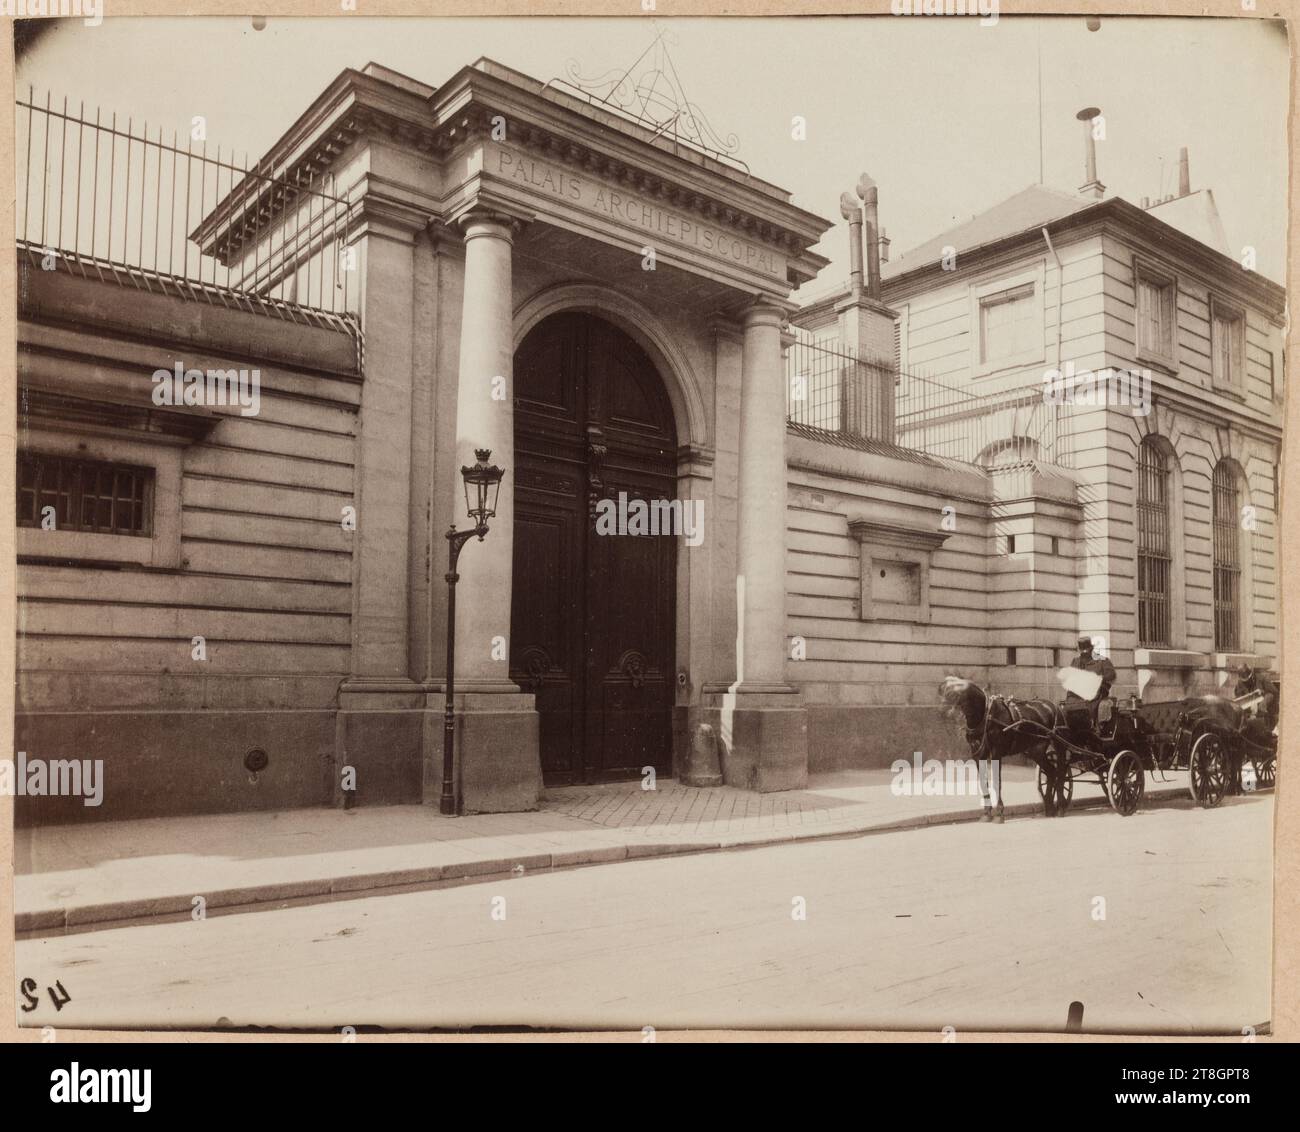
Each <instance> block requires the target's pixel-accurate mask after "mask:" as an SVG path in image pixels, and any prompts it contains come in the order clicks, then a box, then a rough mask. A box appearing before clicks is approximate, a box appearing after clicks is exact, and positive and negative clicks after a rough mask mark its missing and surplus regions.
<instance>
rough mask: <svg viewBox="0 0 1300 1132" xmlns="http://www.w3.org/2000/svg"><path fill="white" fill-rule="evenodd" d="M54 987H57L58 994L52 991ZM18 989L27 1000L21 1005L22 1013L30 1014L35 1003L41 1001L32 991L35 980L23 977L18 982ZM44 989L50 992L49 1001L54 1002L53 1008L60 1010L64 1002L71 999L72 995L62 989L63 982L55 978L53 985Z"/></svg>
mask: <svg viewBox="0 0 1300 1132" xmlns="http://www.w3.org/2000/svg"><path fill="white" fill-rule="evenodd" d="M54 987H58V988H59V993H58V994H55V993H54ZM18 989H19V990H20V991H22V994H23V998H25V999H26V1000H27V1002H26V1004H25V1005H24V1006H23V1007H22V1012H23V1013H24V1014H30V1013H31V1012H32V1011H33V1010H35V1009H36V1005H37V1003H39V1002H40V1001H41V1000H40V996H39V995H37V994H36V993H34V992H35V990H36V980H35V979H24V980H23V981H22V982H21V983H20V984H19V987H18ZM45 989H46V990H47V991H49V992H50V1001H51V1002H52V1003H54V1009H55V1010H62V1009H63V1004H64V1003H66V1002H71V1001H72V995H70V994H68V992H67V991H65V990H64V989H63V984H62V983H61V982H59V981H58V980H57V979H55V980H54V986H53V987H46V988H45ZM59 995H62V996H63V997H62V998H60V997H59Z"/></svg>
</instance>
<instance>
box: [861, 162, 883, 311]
mask: <svg viewBox="0 0 1300 1132" xmlns="http://www.w3.org/2000/svg"><path fill="white" fill-rule="evenodd" d="M857 192H858V198H859V199H860V200H861V201H862V207H863V213H864V218H865V222H864V226H863V233H862V236H863V239H864V240H865V241H866V244H867V294H868V295H869V296H870V297H871V298H873V299H879V298H880V210H879V191H878V190H877V188H876V182H875V181H873V180H872V179H871V178H870V177H868V176H867V174H865V173H863V174H862V176H861V177H859V178H858V184H857Z"/></svg>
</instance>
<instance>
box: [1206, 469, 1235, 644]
mask: <svg viewBox="0 0 1300 1132" xmlns="http://www.w3.org/2000/svg"><path fill="white" fill-rule="evenodd" d="M1238 484H1239V480H1238V477H1237V469H1236V465H1234V464H1233V462H1232V461H1231V460H1220V461H1219V462H1218V463H1217V464H1215V465H1214V476H1213V481H1212V490H1213V506H1212V508H1211V526H1212V528H1213V531H1214V647H1215V649H1216V650H1217V651H1219V652H1235V651H1236V650H1237V649H1239V648H1240V647H1241V535H1240V531H1239V529H1238V527H1237V519H1238V516H1239V514H1240V512H1241V490H1240V488H1239V486H1238Z"/></svg>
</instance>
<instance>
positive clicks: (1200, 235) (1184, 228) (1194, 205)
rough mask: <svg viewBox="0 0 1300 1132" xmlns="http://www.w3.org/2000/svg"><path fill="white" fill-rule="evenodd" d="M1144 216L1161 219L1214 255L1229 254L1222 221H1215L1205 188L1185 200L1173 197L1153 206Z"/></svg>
mask: <svg viewBox="0 0 1300 1132" xmlns="http://www.w3.org/2000/svg"><path fill="white" fill-rule="evenodd" d="M1147 214H1148V215H1149V216H1154V217H1155V218H1156V219H1157V220H1163V221H1164V222H1165V223H1166V224H1169V225H1171V226H1172V227H1174V228H1177V229H1178V230H1179V231H1180V232H1183V233H1185V234H1186V235H1188V236H1191V237H1192V239H1193V240H1200V241H1201V243H1203V244H1205V245H1206V246H1207V247H1211V248H1213V249H1214V250H1215V251H1216V252H1222V253H1223V254H1224V255H1231V254H1232V252H1231V251H1229V250H1228V237H1227V235H1226V234H1225V233H1224V231H1223V221H1222V220H1221V219H1220V218H1219V210H1218V207H1217V206H1216V205H1215V203H1214V193H1212V192H1211V191H1210V190H1209V189H1197V190H1196V192H1194V193H1188V194H1187V196H1185V197H1173V198H1171V199H1170V200H1164V201H1161V202H1160V203H1159V204H1153V205H1152V206H1151V207H1150V208H1148V209H1147Z"/></svg>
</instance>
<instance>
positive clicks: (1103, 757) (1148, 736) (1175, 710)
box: [1038, 695, 1277, 816]
mask: <svg viewBox="0 0 1300 1132" xmlns="http://www.w3.org/2000/svg"><path fill="white" fill-rule="evenodd" d="M1261 699H1262V697H1259V696H1245V697H1242V698H1241V699H1236V700H1234V699H1228V698H1225V697H1223V696H1215V695H1205V696H1195V697H1192V698H1189V699H1184V700H1172V701H1168V702H1163V703H1150V704H1148V703H1142V702H1141V701H1140V700H1139V699H1138V698H1137V697H1136V696H1134V697H1131V698H1130V699H1129V700H1127V701H1118V702H1117V701H1115V700H1101V701H1099V702H1097V703H1084V702H1080V701H1076V702H1074V703H1070V702H1066V703H1064V704H1061V705H1060V708H1059V710H1060V714H1061V718H1062V721H1063V725H1062V726H1059V727H1056V728H1053V732H1054V733H1053V735H1052V739H1051V742H1050V744H1049V748H1048V759H1047V760H1045V761H1044V762H1040V764H1039V769H1038V793H1039V797H1041V798H1042V799H1043V803H1044V806H1045V807H1046V809H1047V811H1048V813H1053V812H1055V813H1064V812H1065V810H1066V809H1067V808H1068V807H1069V804H1070V799H1071V797H1072V796H1073V793H1074V780H1075V779H1076V778H1086V777H1087V776H1090V775H1095V776H1096V780H1097V783H1098V785H1099V786H1101V788H1102V790H1103V791H1104V792H1105V794H1106V797H1107V798H1108V799H1109V801H1110V804H1111V806H1112V807H1113V808H1114V810H1115V811H1116V813H1119V814H1123V815H1126V816H1127V815H1128V814H1131V813H1133V812H1134V811H1135V810H1136V809H1137V808H1138V806H1139V805H1140V804H1141V801H1142V795H1143V793H1144V790H1145V785H1146V776H1147V774H1165V773H1168V772H1171V771H1181V770H1185V771H1187V781H1188V792H1189V793H1190V794H1191V796H1192V800H1193V801H1195V802H1196V803H1197V804H1198V805H1201V806H1205V807H1213V806H1217V805H1218V804H1219V803H1220V802H1222V801H1223V798H1224V795H1225V794H1231V793H1236V792H1238V791H1239V790H1252V789H1255V788H1256V787H1257V786H1258V787H1267V786H1271V785H1272V784H1273V781H1274V777H1275V773H1276V760H1277V736H1276V735H1274V734H1273V727H1272V722H1271V720H1270V719H1269V718H1268V717H1265V716H1264V715H1262V714H1261V712H1260V707H1261Z"/></svg>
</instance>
